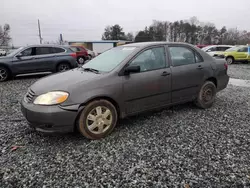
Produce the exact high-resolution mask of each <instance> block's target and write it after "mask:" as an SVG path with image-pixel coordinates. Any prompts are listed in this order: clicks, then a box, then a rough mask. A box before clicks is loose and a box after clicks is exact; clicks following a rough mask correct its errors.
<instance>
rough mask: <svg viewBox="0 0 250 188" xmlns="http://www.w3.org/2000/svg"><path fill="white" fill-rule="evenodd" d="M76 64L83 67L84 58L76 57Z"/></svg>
mask: <svg viewBox="0 0 250 188" xmlns="http://www.w3.org/2000/svg"><path fill="white" fill-rule="evenodd" d="M77 62H78V63H79V64H81V65H83V64H84V63H85V58H84V57H78V58H77Z"/></svg>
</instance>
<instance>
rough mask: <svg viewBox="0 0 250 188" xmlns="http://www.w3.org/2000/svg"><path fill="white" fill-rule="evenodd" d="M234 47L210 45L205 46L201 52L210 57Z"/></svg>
mask: <svg viewBox="0 0 250 188" xmlns="http://www.w3.org/2000/svg"><path fill="white" fill-rule="evenodd" d="M232 47H234V46H231V45H211V46H206V47H204V48H202V50H203V51H205V52H207V53H208V54H209V55H211V56H212V57H213V56H214V54H216V53H217V52H224V51H226V50H227V49H229V48H232Z"/></svg>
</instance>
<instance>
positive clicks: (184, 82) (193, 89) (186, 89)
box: [171, 63, 211, 103]
mask: <svg viewBox="0 0 250 188" xmlns="http://www.w3.org/2000/svg"><path fill="white" fill-rule="evenodd" d="M210 69H211V68H210V66H209V64H205V63H196V64H190V65H182V66H177V67H171V70H172V102H173V103H178V102H181V101H186V100H192V98H194V97H195V96H196V95H197V94H198V92H199V89H200V86H201V84H202V83H203V82H204V80H205V78H206V75H208V74H209V71H210Z"/></svg>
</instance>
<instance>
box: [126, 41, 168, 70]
mask: <svg viewBox="0 0 250 188" xmlns="http://www.w3.org/2000/svg"><path fill="white" fill-rule="evenodd" d="M153 48H163V49H164V59H165V66H164V67H163V68H159V69H153V70H148V71H143V72H138V73H136V74H140V73H144V72H150V71H155V70H160V69H165V68H169V67H170V64H169V63H168V62H167V61H168V58H167V56H168V54H167V53H166V45H156V46H150V47H146V48H144V49H142V50H140V51H139V52H137V53H136V54H135V55H134V56H133V57H132V58H131V59H130V60H129V61H128V62H127V63H126V65H125V66H124V67H123V69H124V68H126V67H127V66H129V65H130V63H131V62H133V60H135V59H136V58H137V57H138V56H139V55H141V54H142V53H143V52H145V51H147V50H150V49H153Z"/></svg>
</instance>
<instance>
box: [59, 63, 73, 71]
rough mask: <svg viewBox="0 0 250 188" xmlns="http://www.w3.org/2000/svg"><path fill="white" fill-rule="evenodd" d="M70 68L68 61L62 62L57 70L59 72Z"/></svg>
mask: <svg viewBox="0 0 250 188" xmlns="http://www.w3.org/2000/svg"><path fill="white" fill-rule="evenodd" d="M69 69H70V65H69V64H68V63H60V64H59V65H58V66H57V68H56V71H57V72H64V71H67V70H69Z"/></svg>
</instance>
